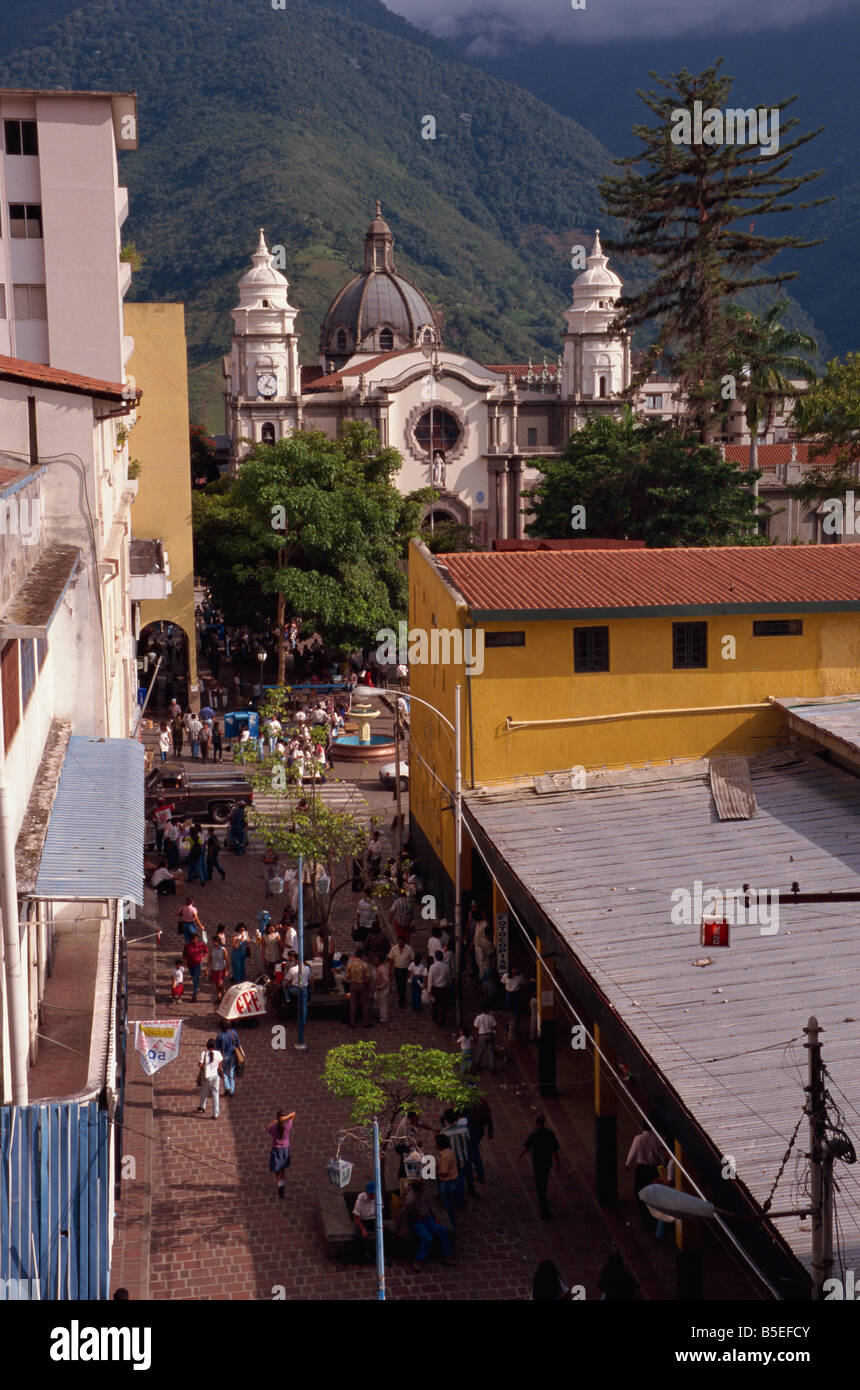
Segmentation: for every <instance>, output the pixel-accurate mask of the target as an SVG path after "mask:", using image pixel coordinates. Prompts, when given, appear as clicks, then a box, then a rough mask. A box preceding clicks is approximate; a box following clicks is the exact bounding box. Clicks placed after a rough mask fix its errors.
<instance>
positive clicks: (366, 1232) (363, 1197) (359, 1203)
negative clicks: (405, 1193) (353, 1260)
mask: <svg viewBox="0 0 860 1390" xmlns="http://www.w3.org/2000/svg"><path fill="white" fill-rule="evenodd" d="M352 1219H353V1221H354V1222H355V1225H356V1235H357V1237H358V1243H359V1248H360V1252H361V1255H362V1257H363V1258H364V1259H365V1260H368V1261H370V1260H372V1259H373V1257H374V1242H375V1240H376V1183H375V1182H369V1183H365V1187H364V1191H363V1192H359V1194H358V1196H357V1197H356V1199H355V1204H354V1206H353V1208H352Z"/></svg>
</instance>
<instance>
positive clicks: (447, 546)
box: [421, 521, 481, 555]
mask: <svg viewBox="0 0 860 1390" xmlns="http://www.w3.org/2000/svg"><path fill="white" fill-rule="evenodd" d="M421 539H422V541H423V542H424V544H425V545H426V547H427V549H428V550H429V551H431V552H432V554H434V555H449V554H451V553H452V552H453V551H455V550H480V549H481V547H480V546H479V545H478V543H477V541H476V540H475V528H474V526H464V525H463V523H462V522H460V521H437V522H436V524H435V526H434V527H433V531H432V533H431V531H430V525H429V522H425V523H424V525H423V526H422V528H421Z"/></svg>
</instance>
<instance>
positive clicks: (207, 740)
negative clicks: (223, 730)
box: [200, 719, 212, 763]
mask: <svg viewBox="0 0 860 1390" xmlns="http://www.w3.org/2000/svg"><path fill="white" fill-rule="evenodd" d="M211 742H212V725H211V724H210V723H209V721H208V720H205V719H204V720H203V722H202V724H201V726H200V757H201V758H202V759H203V762H204V763H205V762H207V761H208V758H209V745H210V744H211Z"/></svg>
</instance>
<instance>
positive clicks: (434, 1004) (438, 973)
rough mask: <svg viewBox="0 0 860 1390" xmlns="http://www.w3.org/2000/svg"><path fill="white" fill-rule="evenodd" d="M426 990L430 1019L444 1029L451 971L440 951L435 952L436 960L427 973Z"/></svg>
mask: <svg viewBox="0 0 860 1390" xmlns="http://www.w3.org/2000/svg"><path fill="white" fill-rule="evenodd" d="M427 989H428V991H429V993H430V1004H431V1009H430V1017H431V1018H432V1019H433V1022H434V1023H438V1024H439V1026H440V1028H444V1027H445V1021H446V1019H447V1017H448V996H449V995H450V993H451V971H450V970H449V968H448V966H447V965H446V964H445V962H444V960H443V959H442V952H441V951H437V952H436V958H435V960H434V961H433V964H432V965H431V966H430V969H429V970H428V972H427Z"/></svg>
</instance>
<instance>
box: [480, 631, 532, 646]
mask: <svg viewBox="0 0 860 1390" xmlns="http://www.w3.org/2000/svg"><path fill="white" fill-rule="evenodd" d="M525 644H526V634H525V633H524V632H485V633H484V646H485V647H524V646H525Z"/></svg>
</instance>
